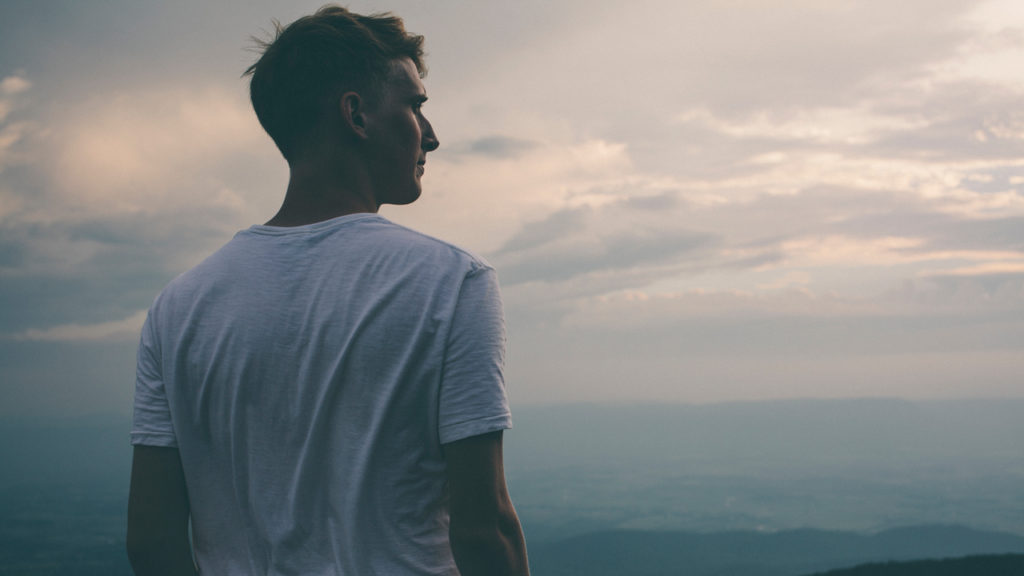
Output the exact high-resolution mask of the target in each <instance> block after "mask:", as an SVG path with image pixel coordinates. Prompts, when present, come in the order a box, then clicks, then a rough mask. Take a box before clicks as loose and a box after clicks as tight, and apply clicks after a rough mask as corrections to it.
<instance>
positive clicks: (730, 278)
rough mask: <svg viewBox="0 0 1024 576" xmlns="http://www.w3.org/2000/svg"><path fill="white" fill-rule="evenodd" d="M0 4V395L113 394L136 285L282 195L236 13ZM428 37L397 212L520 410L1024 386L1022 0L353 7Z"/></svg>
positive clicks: (55, 410) (48, 411)
mask: <svg viewBox="0 0 1024 576" xmlns="http://www.w3.org/2000/svg"><path fill="white" fill-rule="evenodd" d="M319 5H320V2H289V3H279V4H275V3H272V2H266V1H261V2H239V1H235V2H173V3H170V2H163V3H156V2H150V3H144V2H136V1H106V2H100V1H94V2H72V1H66V2H45V3H40V2H29V1H11V0H5V1H4V2H3V3H0V415H4V416H19V415H20V416H32V415H61V416H73V415H77V414H85V413H90V412H97V411H105V412H117V413H126V412H127V411H128V410H129V409H130V405H131V393H132V386H133V378H134V349H135V343H136V340H137V332H138V328H139V327H140V325H141V322H142V319H143V317H144V315H145V310H146V308H147V307H148V306H149V304H150V302H151V301H152V299H153V298H154V296H155V295H156V293H157V292H158V291H159V290H160V288H161V287H162V286H163V285H164V284H165V283H166V282H167V281H168V280H170V279H171V278H173V277H174V276H175V275H177V274H179V273H181V272H182V271H184V270H185V269H187V268H188V267H189V266H191V265H193V264H195V263H197V262H198V261H199V260H201V259H202V258H203V257H204V256H205V255H206V254H208V253H210V252H211V251H213V250H214V249H216V248H217V247H218V246H220V245H221V244H223V243H224V242H226V241H227V240H228V239H229V238H230V237H231V235H232V234H233V233H234V232H236V231H237V230H239V229H241V228H244V227H247V226H248V225H250V224H254V223H260V222H263V221H265V220H267V219H268V218H269V217H270V216H271V215H272V214H273V213H274V212H275V211H276V209H277V207H278V204H279V202H280V200H281V198H282V194H283V191H284V188H285V185H286V183H287V170H286V166H285V164H284V162H283V161H282V160H281V159H280V157H279V155H278V153H277V151H276V149H275V148H274V147H273V144H272V143H271V141H270V139H269V138H268V137H267V136H266V135H265V134H264V133H263V132H262V131H261V129H260V127H259V125H258V123H257V121H256V119H255V116H254V114H253V113H252V112H251V108H250V106H249V103H248V101H247V97H246V90H247V83H246V81H245V80H244V79H242V78H240V75H241V73H242V71H243V70H244V69H245V68H246V67H247V66H248V65H249V64H250V63H251V62H252V61H253V59H254V58H255V56H254V54H253V53H252V52H251V51H248V50H247V48H249V47H250V46H251V42H250V41H249V40H248V38H249V36H250V35H253V34H255V35H260V34H261V32H260V30H261V29H268V28H270V21H271V19H272V18H277V19H280V20H281V21H283V22H289V21H291V20H293V19H294V18H296V17H298V16H300V15H302V14H305V13H309V12H312V11H313V10H315V9H316V8H317V7H318V6H319ZM349 6H350V8H352V9H353V10H356V11H360V12H369V11H379V10H391V11H394V12H395V13H396V14H398V15H400V16H402V17H404V18H405V20H406V25H407V27H408V29H409V30H411V31H413V32H416V33H420V34H424V35H425V36H426V46H427V51H428V66H429V68H430V73H429V75H428V76H427V78H426V80H425V84H426V87H427V91H428V93H429V95H430V102H429V103H428V104H427V106H426V108H425V110H426V113H427V115H428V117H429V118H430V119H431V121H432V122H433V124H434V127H435V129H436V131H437V133H438V136H439V138H440V140H441V147H440V149H439V150H438V151H437V152H434V153H432V154H431V155H430V156H429V161H428V164H427V172H426V176H425V177H424V194H423V196H422V198H421V199H420V200H419V201H418V202H417V203H416V204H415V205H412V206H409V207H385V208H384V209H383V210H382V214H383V215H384V216H385V217H387V218H390V219H392V220H394V221H396V222H399V223H402V224H406V225H408V226H411V227H414V228H417V229H419V230H422V231H424V232H427V233H429V234H432V235H435V236H438V237H440V238H443V239H446V240H449V241H452V242H454V243H457V244H459V245H461V246H463V247H466V248H468V249H470V250H472V251H474V252H477V253H479V254H481V255H483V256H484V257H485V258H487V259H488V260H489V261H490V262H491V263H492V264H494V265H495V267H496V268H497V269H498V272H499V276H500V277H501V280H502V285H503V290H504V296H505V306H506V316H507V319H508V323H509V327H510V355H509V366H508V382H509V391H510V395H511V397H512V402H513V404H514V405H515V404H536V403H551V402H579V401H597V402H606V401H652V400H654V401H681V402H714V401H726V400H756V399H765V398H788V397H862V396H899V397H906V398H934V397H938V398H946V397H968V396H1022V395H1024V385H1022V382H1024V193H1022V191H1024V106H1022V104H1024V98H1022V97H1024V3H1021V2H1019V0H1011V1H1002V0H1000V1H995V2H978V1H975V0H970V1H961V0H905V1H901V2H898V3H893V2H889V1H884V2H883V1H868V0H861V1H856V2H854V1H843V0H834V1H828V2H822V1H818V0H786V1H783V0H779V1H767V0H764V1H716V2H711V1H702V2H678V1H674V0H672V1H654V0H651V1H638V2H633V3H630V4H628V5H627V4H624V3H622V2H608V1H604V0H599V1H598V0H588V1H586V2H584V1H582V0H579V1H577V0H572V1H521V2H501V3H498V2H469V1H463V2H425V1H422V0H399V1H395V2H391V3H378V2H353V3H351V4H350V5H349Z"/></svg>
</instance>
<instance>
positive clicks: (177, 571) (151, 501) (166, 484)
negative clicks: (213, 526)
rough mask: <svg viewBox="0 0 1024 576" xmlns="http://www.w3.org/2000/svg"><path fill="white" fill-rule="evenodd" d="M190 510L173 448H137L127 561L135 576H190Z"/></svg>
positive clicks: (129, 506) (132, 486) (178, 457)
mask: <svg viewBox="0 0 1024 576" xmlns="http://www.w3.org/2000/svg"><path fill="white" fill-rule="evenodd" d="M188 518H189V504H188V491H187V490H186V488H185V474H184V473H183V472H182V469H181V457H180V455H179V454H178V449H177V448H161V447H157V446H136V447H135V452H134V453H133V456H132V479H131V488H130V491H129V494H128V559H129V560H130V561H131V564H132V569H133V570H134V571H135V574H136V576H150V575H160V576H195V575H196V574H198V573H197V572H196V567H195V564H194V563H193V562H192V547H191V546H190V545H189V542H188Z"/></svg>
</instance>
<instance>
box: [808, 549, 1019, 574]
mask: <svg viewBox="0 0 1024 576" xmlns="http://www.w3.org/2000/svg"><path fill="white" fill-rule="evenodd" d="M1021 574H1024V555H1020V554H1000V555H996V556H969V557H967V558H947V559H943V560H917V561H914V562H886V563H875V564H863V565H860V566H855V567H853V568H840V569H838V570H830V571H828V572H824V573H821V574H814V575H812V576H1020V575H1021Z"/></svg>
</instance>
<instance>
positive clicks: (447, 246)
mask: <svg viewBox="0 0 1024 576" xmlns="http://www.w3.org/2000/svg"><path fill="white" fill-rule="evenodd" d="M371 222H374V223H376V224H377V225H378V226H380V227H381V230H382V232H385V233H386V234H388V235H389V236H390V237H391V238H393V239H394V240H395V242H396V243H397V244H398V245H399V246H400V247H401V248H403V249H405V250H410V251H412V252H414V253H416V254H418V255H420V256H425V257H431V258H437V259H439V260H441V261H445V262H447V263H449V264H451V265H455V266H459V267H463V268H465V269H466V271H467V272H468V273H478V272H483V271H492V272H493V271H494V267H493V266H491V265H490V263H489V262H487V260H486V259H484V257H482V256H480V255H479V254H476V253H475V252H472V251H470V250H466V249H465V248H462V247H460V246H456V245H455V244H452V243H451V242H447V241H445V240H441V239H440V238H436V237H434V236H431V235H429V234H424V233H423V232H420V231H418V230H413V229H412V228H408V227H406V226H402V225H401V224H396V223H394V222H392V221H390V220H387V219H386V218H383V217H380V218H379V219H377V220H375V221H371Z"/></svg>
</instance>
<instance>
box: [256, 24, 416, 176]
mask: <svg viewBox="0 0 1024 576" xmlns="http://www.w3.org/2000/svg"><path fill="white" fill-rule="evenodd" d="M276 28H277V30H276V36H275V38H274V39H273V40H271V41H270V42H266V43H263V46H262V47H263V54H262V56H261V57H260V59H259V60H258V61H256V63H255V64H253V65H252V66H250V67H249V69H248V70H246V74H251V75H252V81H251V83H250V88H249V93H250V97H251V99H252V104H253V108H255V110H256V116H257V117H258V118H259V121H260V124H262V125H263V128H264V129H265V130H266V131H267V133H268V134H269V135H270V137H271V138H272V139H273V140H274V143H275V144H277V147H278V149H280V150H281V153H282V154H283V155H284V157H285V159H287V160H288V161H289V162H293V161H294V160H296V159H297V158H299V157H301V156H303V155H304V154H306V153H308V152H309V151H310V150H309V149H310V148H311V147H316V146H321V145H322V142H321V141H320V139H319V137H318V136H317V129H318V128H319V127H321V126H323V125H329V124H331V123H332V122H331V121H332V120H333V118H334V117H335V116H334V115H337V114H338V113H339V108H340V100H341V97H342V95H344V94H346V93H355V94H358V95H359V96H360V97H361V99H362V103H363V104H364V107H365V106H366V105H369V106H373V105H375V104H377V103H379V102H378V101H379V100H381V99H386V98H387V97H388V93H389V92H390V89H391V84H392V83H393V81H394V80H395V78H396V71H397V72H399V75H398V77H397V78H398V79H399V81H405V80H407V78H406V76H407V75H408V71H409V68H408V64H411V65H412V68H411V70H412V71H413V72H414V77H415V80H416V82H418V81H419V77H422V76H423V74H424V73H425V67H424V65H423V37H422V36H416V35H411V34H408V33H407V32H406V31H405V27H404V25H403V24H402V20H401V19H400V18H397V17H395V16H392V15H390V14H375V15H370V16H363V15H360V14H354V13H352V12H349V11H348V10H346V9H345V8H342V7H340V6H325V7H323V8H321V9H320V10H317V12H316V13H315V14H312V15H310V16H305V17H303V18H299V19H298V20H296V21H295V22H292V23H291V24H289V25H288V26H286V27H281V26H280V25H278V26H277V27H276ZM420 90H422V86H420ZM428 126H429V124H428ZM435 147H436V146H435Z"/></svg>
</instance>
